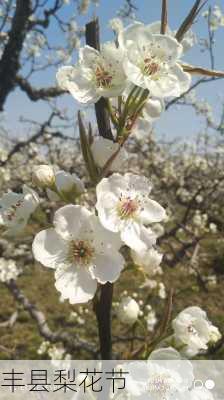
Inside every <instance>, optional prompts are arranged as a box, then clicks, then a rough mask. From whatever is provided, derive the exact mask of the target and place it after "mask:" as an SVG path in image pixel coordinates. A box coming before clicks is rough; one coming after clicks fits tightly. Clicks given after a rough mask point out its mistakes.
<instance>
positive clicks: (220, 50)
mask: <svg viewBox="0 0 224 400" xmlns="http://www.w3.org/2000/svg"><path fill="white" fill-rule="evenodd" d="M49 3H50V2H49ZM193 3H194V1H193V0H169V25H170V27H171V28H172V29H177V28H178V26H179V25H180V23H181V22H182V20H183V18H184V17H185V16H186V14H187V12H188V11H189V8H190V7H191V6H192V4H193ZM222 3H223V2H222V0H216V1H214V0H209V1H208V5H211V6H214V5H215V4H218V5H220V6H221V4H222ZM122 5H123V0H100V5H99V7H97V8H93V7H92V8H91V9H90V10H89V13H88V14H87V15H85V16H80V17H78V18H77V21H78V23H79V24H80V25H84V24H85V23H86V22H87V21H88V20H90V19H91V17H92V16H93V13H95V14H96V15H98V16H99V19H100V26H101V39H102V40H103V41H106V40H110V39H112V38H113V34H112V32H111V30H110V29H109V27H108V22H109V20H110V19H111V18H113V17H116V13H117V10H118V9H119V8H120V7H121V6H122ZM135 5H136V6H137V7H138V11H137V12H136V19H138V20H141V21H143V22H145V23H150V22H153V21H156V20H158V19H160V13H161V1H160V0H136V1H135ZM207 7H208V6H206V7H205V9H206V8H207ZM70 12H71V8H70V6H67V7H65V8H64V13H65V15H67V14H68V13H70ZM193 29H194V31H195V33H196V34H197V36H198V37H199V38H206V37H207V25H206V21H205V20H204V18H202V17H200V18H198V21H197V23H196V24H195V25H194V28H193ZM58 35H59V33H58V31H57V32H56V30H55V26H52V28H51V30H50V31H49V36H50V40H51V41H57V40H58V39H60V38H59V36H58ZM223 42H224V28H220V29H219V30H218V31H217V33H216V43H215V48H214V51H215V60H216V68H217V69H224V47H223ZM75 57H76V56H75V55H74V58H75ZM185 60H186V61H187V62H190V63H192V64H197V65H202V66H208V67H209V66H210V65H209V57H208V55H207V53H202V52H201V51H200V46H199V45H197V46H195V48H194V49H192V50H190V51H189V52H188V53H187V55H186V57H185ZM54 82H55V70H53V69H50V70H49V71H47V72H44V73H41V74H37V75H36V76H35V77H34V78H33V83H35V85H36V86H37V87H42V86H48V85H52V84H54ZM197 92H198V97H200V98H204V99H207V100H208V101H209V103H210V104H211V105H212V107H214V112H215V114H216V115H217V118H218V116H219V115H220V113H221V106H222V100H223V92H224V80H221V81H218V82H216V83H209V84H206V85H204V86H201V87H200V88H199V89H198V91H197ZM59 104H60V106H61V107H68V108H69V110H70V112H71V113H73V112H75V111H76V110H77V109H78V105H77V104H76V103H75V101H74V100H73V99H72V98H71V96H69V95H65V96H63V97H62V98H61V99H60V101H59ZM5 111H6V114H7V123H8V126H9V128H10V130H11V132H12V135H13V136H24V135H26V134H27V133H28V132H27V127H24V124H22V123H20V122H19V118H20V116H21V115H22V116H23V117H25V118H29V119H33V120H38V121H43V120H44V118H45V117H47V115H48V113H49V108H48V106H47V103H46V102H43V101H39V102H35V103H33V102H31V101H30V100H29V99H27V98H26V95H24V94H23V93H21V92H20V91H19V90H17V91H15V92H13V93H12V94H11V95H10V96H9V98H8V101H7V104H6V108H5ZM202 127H203V119H202V118H199V117H196V116H195V113H194V111H193V110H192V109H191V108H187V107H179V108H177V107H172V109H170V111H168V112H165V113H164V114H163V115H162V117H161V118H160V120H159V121H158V122H157V124H156V132H157V134H158V136H161V135H162V136H164V135H165V136H166V137H168V138H174V137H181V138H182V139H183V140H188V139H192V138H193V137H194V136H195V135H196V133H197V132H199V131H200V130H201V129H202Z"/></svg>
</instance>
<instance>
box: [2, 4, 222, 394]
mask: <svg viewBox="0 0 224 400" xmlns="http://www.w3.org/2000/svg"><path fill="white" fill-rule="evenodd" d="M64 3H65V4H68V3H69V1H67V0H65V1H64ZM89 3H90V2H89V1H83V2H80V7H81V8H82V9H81V8H80V10H79V11H80V12H81V13H82V12H85V10H86V7H88V6H89ZM214 15H216V18H217V19H218V18H219V19H220V18H221V16H220V13H219V12H218V9H216V10H215V14H214ZM35 18H36V17H35V15H33V16H32V15H31V16H30V22H31V23H32V22H33V23H35ZM210 19H211V15H210ZM220 25H221V23H220ZM111 27H112V29H113V30H114V32H115V35H116V41H115V42H107V43H103V44H102V46H101V48H100V50H96V49H95V48H93V47H91V46H88V45H86V46H84V47H81V48H80V49H79V55H78V61H77V63H76V64H75V65H73V66H71V65H66V66H63V67H60V68H59V69H58V72H57V75H56V80H57V83H58V88H57V89H61V90H62V91H66V92H69V93H70V94H71V95H72V97H73V98H74V99H75V100H76V101H77V102H79V103H80V104H82V105H88V106H89V105H93V104H96V103H98V102H99V100H100V99H102V98H103V99H104V100H105V107H106V108H107V112H108V116H109V118H110V122H111V125H112V127H111V132H110V135H109V136H110V139H109V136H107V135H106V136H107V138H106V137H103V136H99V135H98V134H96V135H95V131H94V129H92V124H87V123H86V121H84V122H83V120H84V118H83V114H81V113H79V114H78V128H79V133H80V146H79V145H78V146H77V148H76V149H75V151H74V147H75V146H74V147H72V146H70V143H71V141H69V140H70V139H69V138H67V140H68V143H69V144H67V147H64V148H63V147H62V146H60V142H59V144H58V142H57V145H56V147H55V148H53V151H52V149H51V150H49V157H48V159H47V158H45V156H44V153H45V151H46V147H48V146H49V149H50V146H51V141H52V132H51V129H49V132H47V133H46V132H45V133H44V134H43V138H41V140H42V142H41V145H42V146H43V148H44V150H43V148H42V150H43V151H42V152H40V151H39V148H38V145H37V144H35V143H33V144H32V143H31V145H30V146H28V151H27V154H28V158H29V157H30V159H32V161H35V163H34V164H35V166H33V165H32V163H31V165H32V180H31V181H32V182H31V186H32V187H30V186H28V185H27V184H25V185H24V186H23V187H22V192H20V191H19V189H18V190H17V186H16V185H14V186H15V187H16V189H15V191H14V190H13V191H8V192H7V193H5V194H3V195H2V197H1V199H0V229H1V232H2V233H3V245H2V243H1V246H2V248H3V251H2V252H3V256H4V257H1V258H0V281H1V282H2V283H6V284H7V283H8V282H10V280H15V279H16V278H17V276H18V275H19V274H20V270H19V268H18V267H17V264H16V263H15V262H14V261H13V260H11V259H9V258H8V259H6V258H5V257H6V256H7V253H6V252H5V248H4V247H5V242H4V240H5V238H10V240H11V239H12V242H13V243H12V244H11V246H12V247H11V248H13V246H17V242H16V241H17V240H19V238H21V237H26V238H28V240H30V237H31V238H32V239H31V240H32V254H33V257H34V260H35V264H36V265H35V269H36V268H37V269H38V268H39V270H40V271H41V268H42V267H46V268H48V269H49V270H51V272H52V274H54V286H55V289H56V291H57V292H58V294H59V296H60V297H59V301H60V303H61V304H60V305H61V306H65V307H67V306H72V308H71V310H72V311H70V313H69V314H68V318H67V323H68V325H69V324H71V325H73V324H74V325H76V326H78V327H79V328H80V329H81V328H84V327H85V323H86V319H87V318H88V317H89V315H90V316H91V315H92V314H91V312H89V309H88V308H84V307H88V303H90V301H93V304H94V307H95V306H96V303H97V302H98V300H99V293H100V291H101V290H102V288H103V287H105V288H106V287H107V286H108V285H107V284H108V283H110V284H114V283H115V282H117V281H119V283H120V282H122V279H125V278H124V277H125V274H129V275H130V276H131V279H130V286H131V287H132V285H133V281H135V278H136V282H135V283H136V285H138V289H136V290H137V293H136V292H134V291H133V290H132V289H131V288H130V289H129V290H128V291H126V292H123V294H121V295H120V297H119V296H118V297H119V301H118V302H116V303H115V302H114V303H113V305H115V306H116V307H115V309H114V310H113V312H114V315H115V316H116V318H117V320H118V321H119V322H120V325H121V330H123V329H124V330H125V329H127V327H128V329H129V328H130V331H131V332H135V329H136V330H137V331H138V330H139V331H141V329H142V330H143V332H144V334H145V342H146V343H145V348H144V349H143V353H142V354H147V351H148V347H147V346H148V343H150V340H148V339H151V338H152V339H153V338H154V337H155V338H156V345H158V346H159V347H160V346H161V347H163V346H164V345H166V344H168V345H169V346H170V347H169V348H168V349H163V348H162V349H161V350H156V351H155V353H157V352H159V351H161V352H166V351H167V353H168V354H169V356H170V357H171V358H172V357H174V358H177V359H179V358H181V357H187V358H191V357H195V356H196V355H198V354H201V353H203V352H206V351H208V349H209V346H210V345H214V344H215V343H217V342H218V341H219V340H220V339H221V337H222V334H221V332H220V331H219V328H218V327H216V326H214V325H213V324H212V322H210V320H209V319H208V317H207V313H206V312H205V311H204V310H202V309H201V308H200V307H198V306H193V307H188V308H186V309H184V310H183V311H182V312H180V314H178V315H177V316H176V318H175V319H173V320H172V322H171V321H169V320H170V319H171V316H170V315H169V314H170V313H169V310H168V312H167V320H168V322H171V325H172V330H173V333H172V335H171V336H170V337H165V338H164V335H165V334H167V332H162V333H161V326H162V327H163V325H166V324H164V323H163V321H162V324H161V322H160V316H161V310H160V311H159V312H158V313H157V308H158V305H159V307H161V306H162V307H163V306H164V305H165V303H166V302H167V303H168V305H169V301H170V296H172V293H171V294H170V292H169V285H170V283H171V281H172V277H173V279H174V280H175V276H174V274H173V275H172V273H173V272H171V274H170V276H171V278H170V279H169V273H168V268H170V271H172V269H173V268H174V267H176V266H178V267H179V268H180V271H182V270H184V267H185V266H186V265H187V266H188V270H187V271H186V268H185V271H182V272H183V277H185V276H188V277H189V279H192V281H193V282H194V283H195V281H196V280H197V284H198V285H201V286H202V288H203V290H204V289H205V290H213V289H214V288H215V287H216V286H217V285H218V284H219V277H218V276H216V272H214V273H211V271H210V272H208V275H207V276H206V277H205V276H204V275H201V270H200V268H199V261H198V260H199V258H200V257H201V259H203V244H204V242H203V240H204V239H206V238H207V235H208V234H209V235H214V237H215V238H216V237H219V235H220V232H221V228H220V226H221V220H220V215H219V211H220V210H219V208H218V207H217V204H216V202H215V201H212V199H216V196H214V197H213V195H214V190H215V189H216V188H217V187H219V191H220V192H219V196H217V198H218V197H219V198H221V197H222V194H223V177H222V176H221V175H219V173H218V172H217V176H216V179H215V180H213V178H211V176H212V173H211V171H212V172H214V171H216V170H217V171H218V170H219V169H220V166H221V165H222V166H223V161H222V160H221V157H220V154H222V151H219V154H218V155H217V158H214V157H209V156H206V157H205V156H204V153H203V152H202V151H201V148H200V149H199V150H198V149H193V150H192V148H191V151H188V148H187V146H185V147H184V148H181V149H180V148H178V149H177V150H175V151H174V152H173V153H172V151H168V150H167V148H166V147H162V146H161V147H160V146H159V145H157V144H156V143H155V142H154V141H153V139H152V137H151V136H150V135H149V133H150V132H151V134H153V128H152V126H153V123H154V121H156V120H157V119H158V118H159V117H160V115H161V114H162V113H163V112H164V110H165V108H166V107H165V105H166V102H167V101H169V100H170V99H171V98H176V97H179V96H182V95H184V93H185V92H187V91H188V90H189V88H190V84H191V75H190V74H189V73H187V72H186V71H185V70H186V68H184V64H183V61H182V57H183V56H184V55H185V52H186V51H187V50H189V49H190V48H191V47H192V46H193V45H194V44H195V43H196V41H197V38H196V36H195V35H194V33H193V32H192V31H189V32H188V33H187V34H185V36H184V37H183V38H182V40H181V41H178V40H177V39H176V37H175V35H176V32H175V31H172V30H171V29H170V28H169V26H168V27H167V29H166V33H165V34H161V33H160V29H161V22H156V23H153V24H151V25H146V24H143V23H140V22H134V23H132V24H131V25H129V26H127V27H124V26H123V24H122V23H121V21H120V20H118V19H117V20H114V21H112V23H111ZM69 30H70V34H69V38H70V40H71V46H73V42H74V47H79V44H80V43H79V39H80V37H81V35H82V34H83V32H80V31H79V28H78V26H77V25H76V24H75V23H74V21H70V23H69ZM28 40H31V41H32V43H33V45H32V46H27V48H26V45H25V46H24V49H25V51H26V52H27V54H28V56H29V57H30V58H31V59H32V58H35V57H36V58H41V54H42V51H43V50H44V48H45V46H47V43H46V42H45V38H44V36H42V35H41V34H38V33H37V34H34V35H33V36H32V35H31V36H30V37H29V35H28ZM76 40H77V42H76ZM57 55H58V56H59V58H60V59H61V60H63V61H65V62H66V63H67V62H70V61H69V54H68V53H66V54H64V53H63V51H62V49H57ZM51 62H52V63H53V61H52V60H49V63H50V64H51ZM42 67H43V65H42ZM183 98H184V99H185V100H184V101H186V102H187V101H190V102H191V104H192V105H194V107H195V109H196V111H197V112H198V113H200V114H203V115H205V116H206V118H207V122H208V121H209V120H210V125H212V124H211V121H212V117H211V114H212V109H211V108H210V107H209V105H208V104H207V103H206V102H201V104H198V102H197V101H196V100H195V98H194V96H193V98H190V99H189V98H188V100H187V96H185V97H183ZM98 104H99V103H98ZM60 116H61V117H62V120H63V119H66V118H65V116H64V115H63V111H62V113H61V114H60ZM57 117H58V115H57ZM209 118H210V119H209ZM48 126H50V123H49V125H48ZM87 126H88V128H87ZM52 131H53V130H52ZM99 131H100V129H99ZM93 132H94V133H93ZM56 133H58V132H56ZM99 133H100V134H101V135H102V132H99ZM104 134H106V132H104ZM59 136H60V135H59ZM130 137H131V138H133V140H129V139H130ZM72 144H73V145H74V143H73V142H72ZM140 146H142V147H140ZM60 147H61V148H60ZM221 147H222V146H221ZM71 148H72V150H71ZM139 148H141V150H139ZM80 149H81V151H80ZM149 149H150V150H149ZM221 150H223V149H221ZM74 153H75V154H74ZM149 153H150V157H149ZM56 154H57V155H60V159H59V157H58V159H57V158H56V157H57V156H56ZM71 154H72V156H71V158H70V155H71ZM5 157H6V158H5ZM1 159H2V160H3V161H4V160H5V159H6V160H7V154H6V156H5V155H4V154H3V156H1ZM49 159H50V160H51V163H49ZM2 160H1V161H2ZM220 160H221V161H220ZM20 164H21V165H22V167H21V165H20V168H22V169H24V171H26V173H27V169H29V166H24V164H25V163H24V160H23V162H22V163H21V159H20ZM64 164H65V166H64ZM84 167H85V168H84ZM62 168H64V169H62ZM143 171H145V172H144V173H143ZM16 173H18V172H17V171H15V175H16ZM87 173H88V174H87ZM0 174H2V177H1V176H0V178H1V179H2V181H3V182H4V184H5V183H6V182H7V181H10V180H13V174H14V171H13V170H10V171H8V170H7V169H6V170H2V171H0ZM30 175H31V174H30ZM24 176H25V172H24ZM204 177H209V179H208V180H207V181H208V182H206V185H205V184H204V182H205V181H206V180H205V179H204ZM29 178H30V176H29ZM24 180H25V181H26V182H27V177H26V179H24ZM12 186H13V185H12ZM205 186H206V187H205ZM220 193H221V195H220ZM210 196H211V198H210ZM43 198H44V200H43ZM157 200H158V201H159V202H158V201H157ZM209 201H212V203H213V204H212V206H211V207H210V208H209V207H208V206H207V204H208V203H209ZM219 201H220V203H221V200H219ZM164 225H165V227H164ZM220 240H222V239H220ZM159 246H160V247H159ZM26 251H27V250H26V248H24V249H20V248H17V250H16V251H15V254H16V256H17V257H20V256H21V252H22V253H25V252H26ZM184 263H185V264H184ZM163 264H164V265H166V268H163ZM181 268H182V270H181ZM184 274H185V275H184ZM167 277H168V279H167V281H166V278H167ZM142 280H143V283H142ZM128 284H129V283H128ZM192 286H193V285H192ZM139 292H140V293H143V294H144V296H141V295H140V296H139ZM101 293H102V292H101ZM83 304H84V305H86V306H83ZM77 305H79V307H80V308H79V310H81V311H80V312H78V313H77V311H76V308H73V306H74V307H76V306H77ZM80 305H81V306H80ZM95 308H96V307H95ZM164 310H165V311H164V312H166V310H167V309H166V307H165V306H164ZM84 314H85V315H84ZM165 317H166V315H165ZM165 322H166V321H165ZM166 323H167V322H166ZM157 327H158V332H157V331H156V329H157ZM157 335H158V336H157ZM137 337H138V336H137ZM158 337H159V338H158ZM122 339H123V338H122ZM118 340H119V337H118ZM128 340H129V338H128ZM130 340H133V343H134V340H135V339H133V338H131V339H130ZM152 343H153V342H152ZM153 345H154V343H153ZM143 347H144V346H143ZM149 348H150V347H149ZM151 350H152V349H151V348H150V351H151ZM178 352H179V353H180V354H179V353H178ZM153 353H154V352H153ZM153 353H152V354H151V359H153V357H156V355H155V353H154V354H153ZM38 354H39V355H44V354H47V355H48V356H49V357H50V358H51V359H52V360H53V359H56V360H60V361H67V360H70V359H71V357H72V355H71V354H70V353H69V352H68V351H67V349H66V348H64V345H63V346H62V345H61V344H58V343H57V344H52V343H51V342H47V341H46V342H43V343H42V344H41V346H40V348H39V349H38ZM157 356H158V353H157ZM139 372H140V374H141V371H139ZM157 372H158V369H157V367H155V366H153V364H151V362H150V359H149V360H148V361H147V365H146V369H145V371H144V376H145V377H146V380H147V383H148V386H147V390H149V391H150V395H151V394H152V393H153V390H154V386H155V384H156V382H157V378H158V376H157V375H158V374H157ZM142 373H143V372H142ZM159 373H161V374H162V376H163V375H164V374H168V371H167V369H166V368H164V369H161V371H159ZM133 375H134V373H133V374H130V381H129V383H130V385H131V387H132V390H133V393H132V395H133V396H144V395H146V393H148V392H147V391H146V388H145V387H144V388H143V387H140V386H141V385H139V384H138V383H137V384H136V379H134V377H133ZM168 375H169V381H170V382H171V383H172V386H173V387H174V391H173V392H172V391H171V392H170V393H169V395H170V396H171V398H172V396H173V394H174V393H176V392H179V391H180V392H181V390H182V389H183V380H182V377H181V376H180V374H179V371H175V370H172V371H171V372H169V374H168ZM190 378H191V371H189V379H190ZM162 384H164V385H165V383H164V382H163V381H162ZM164 385H163V388H165V389H167V387H165V386H164ZM181 388H182V389H181ZM165 389H164V390H165ZM165 391H166V390H165ZM168 391H169V390H168ZM163 394H164V393H163ZM152 398H154V397H152ZM155 398H156V397H155ZM192 398H193V397H192Z"/></svg>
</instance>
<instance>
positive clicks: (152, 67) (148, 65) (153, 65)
mask: <svg viewBox="0 0 224 400" xmlns="http://www.w3.org/2000/svg"><path fill="white" fill-rule="evenodd" d="M159 69H160V66H159V64H158V62H155V60H154V59H153V57H147V58H145V59H144V65H143V73H144V74H145V75H148V76H151V75H155V74H156V73H157V72H158V71H159Z"/></svg>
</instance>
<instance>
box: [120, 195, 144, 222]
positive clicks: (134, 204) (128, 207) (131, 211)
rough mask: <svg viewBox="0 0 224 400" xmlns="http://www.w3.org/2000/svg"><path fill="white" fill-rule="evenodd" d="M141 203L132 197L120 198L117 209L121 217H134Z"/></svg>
mask: <svg viewBox="0 0 224 400" xmlns="http://www.w3.org/2000/svg"><path fill="white" fill-rule="evenodd" d="M138 207H139V204H138V201H137V200H136V199H131V198H130V197H127V198H124V199H120V201H119V203H118V206H117V211H118V215H119V216H120V218H121V219H128V218H133V217H134V216H135V214H136V211H137V210H138Z"/></svg>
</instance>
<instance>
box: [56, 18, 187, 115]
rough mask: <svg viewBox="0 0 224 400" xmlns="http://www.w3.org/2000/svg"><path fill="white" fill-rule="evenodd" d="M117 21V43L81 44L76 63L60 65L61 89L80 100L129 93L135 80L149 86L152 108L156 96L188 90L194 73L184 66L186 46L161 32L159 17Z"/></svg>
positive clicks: (175, 94)
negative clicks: (145, 21)
mask: <svg viewBox="0 0 224 400" xmlns="http://www.w3.org/2000/svg"><path fill="white" fill-rule="evenodd" d="M115 25H116V26H115V28H114V27H113V23H112V28H113V29H114V30H115V31H117V33H118V46H116V45H115V44H114V43H113V42H107V43H105V44H103V45H102V47H101V50H100V51H98V50H95V49H93V48H92V47H90V46H88V45H87V46H85V47H83V48H81V49H80V51H79V60H78V63H77V64H76V65H74V66H65V67H61V68H60V69H59V70H58V73H57V81H58V84H59V86H60V87H61V88H62V89H64V90H67V91H69V92H70V93H71V94H72V96H73V97H74V98H75V99H76V100H78V101H79V102H81V103H84V104H90V103H96V102H97V101H98V100H99V98H100V97H101V96H103V97H106V98H114V97H117V96H124V97H125V93H126V92H127V90H129V91H130V88H131V87H132V85H134V87H136V86H137V87H138V88H141V89H143V90H147V91H148V94H149V99H150V101H151V102H152V103H150V102H149V104H148V109H149V114H150V109H152V110H153V109H154V107H156V110H157V109H158V106H157V104H156V103H155V102H156V101H158V100H160V99H164V98H169V97H172V96H179V95H180V94H182V93H183V92H185V91H187V90H188V88H189V86H190V75H189V74H188V73H186V72H184V71H183V68H182V67H181V56H182V54H183V53H184V48H183V46H182V44H180V43H178V42H177V40H176V39H175V38H174V34H173V33H172V31H171V30H170V29H168V31H167V34H166V35H161V34H160V23H159V22H158V23H153V24H151V25H143V24H142V23H138V22H135V23H133V24H131V25H130V26H128V27H126V28H123V27H122V24H118V25H119V27H118V26H117V24H115ZM189 46H190V45H189ZM153 102H154V103H153ZM160 109H161V111H162V108H161V107H160ZM161 111H160V112H161ZM145 112H146V111H145ZM152 112H153V111H152ZM157 113H158V111H156V114H157ZM144 117H145V116H144Z"/></svg>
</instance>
